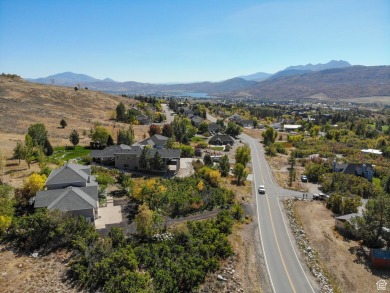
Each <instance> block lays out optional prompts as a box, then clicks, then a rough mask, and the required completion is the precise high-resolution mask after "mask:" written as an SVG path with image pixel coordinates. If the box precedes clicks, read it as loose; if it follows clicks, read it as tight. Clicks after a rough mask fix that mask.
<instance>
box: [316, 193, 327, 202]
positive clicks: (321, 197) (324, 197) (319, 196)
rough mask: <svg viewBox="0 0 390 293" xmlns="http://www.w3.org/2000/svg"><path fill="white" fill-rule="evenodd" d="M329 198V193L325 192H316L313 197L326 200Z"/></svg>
mask: <svg viewBox="0 0 390 293" xmlns="http://www.w3.org/2000/svg"><path fill="white" fill-rule="evenodd" d="M328 198H329V195H327V194H325V193H314V194H313V199H314V200H326V199H328Z"/></svg>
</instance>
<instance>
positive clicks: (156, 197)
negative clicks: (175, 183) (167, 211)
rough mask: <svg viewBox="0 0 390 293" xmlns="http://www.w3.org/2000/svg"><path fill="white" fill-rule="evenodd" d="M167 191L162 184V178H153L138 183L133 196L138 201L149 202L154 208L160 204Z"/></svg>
mask: <svg viewBox="0 0 390 293" xmlns="http://www.w3.org/2000/svg"><path fill="white" fill-rule="evenodd" d="M166 191H167V188H166V187H165V186H164V185H163V184H161V181H160V180H158V179H156V178H152V179H148V180H145V181H144V182H142V183H141V184H139V183H137V184H136V186H135V188H134V192H133V197H134V198H135V199H136V200H138V201H142V202H145V203H147V204H148V205H149V206H150V207H151V208H152V209H154V208H156V207H157V206H158V205H159V203H160V200H161V198H162V196H163V195H164V193H165V192H166Z"/></svg>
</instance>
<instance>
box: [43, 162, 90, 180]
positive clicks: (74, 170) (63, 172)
mask: <svg viewBox="0 0 390 293" xmlns="http://www.w3.org/2000/svg"><path fill="white" fill-rule="evenodd" d="M91 179H92V181H94V177H93V176H91V168H90V167H88V166H83V165H78V164H72V163H67V164H65V165H64V166H62V167H60V168H58V169H55V170H53V171H52V172H51V173H50V175H49V177H48V178H47V180H46V185H52V184H62V183H75V182H88V181H89V180H91Z"/></svg>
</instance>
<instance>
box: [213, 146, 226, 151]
mask: <svg viewBox="0 0 390 293" xmlns="http://www.w3.org/2000/svg"><path fill="white" fill-rule="evenodd" d="M224 149H225V147H223V146H213V147H210V150H213V151H223V150H224Z"/></svg>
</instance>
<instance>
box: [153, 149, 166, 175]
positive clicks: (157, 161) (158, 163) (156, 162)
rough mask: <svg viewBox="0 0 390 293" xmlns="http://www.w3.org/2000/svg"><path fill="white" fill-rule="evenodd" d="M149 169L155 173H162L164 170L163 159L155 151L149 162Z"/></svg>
mask: <svg viewBox="0 0 390 293" xmlns="http://www.w3.org/2000/svg"><path fill="white" fill-rule="evenodd" d="M151 168H152V169H153V170H155V171H163V170H164V169H165V163H164V159H163V158H161V155H160V153H159V152H158V151H156V153H155V155H154V157H153V159H152V160H151Z"/></svg>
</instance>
